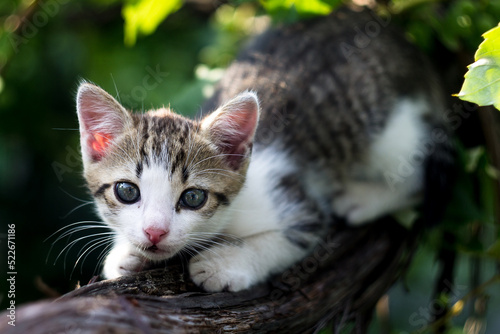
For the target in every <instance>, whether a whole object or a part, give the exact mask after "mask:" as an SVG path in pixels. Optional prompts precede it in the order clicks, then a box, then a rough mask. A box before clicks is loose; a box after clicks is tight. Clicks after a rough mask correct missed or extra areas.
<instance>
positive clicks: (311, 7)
mask: <svg viewBox="0 0 500 334" xmlns="http://www.w3.org/2000/svg"><path fill="white" fill-rule="evenodd" d="M260 3H261V5H262V7H264V9H265V10H266V11H267V13H268V14H269V15H271V16H272V17H273V18H274V19H278V20H287V21H296V20H298V19H299V18H305V17H311V16H318V15H328V14H329V13H331V12H332V10H333V9H335V8H336V7H337V6H339V5H340V4H341V3H342V2H341V0H260Z"/></svg>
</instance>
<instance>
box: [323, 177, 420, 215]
mask: <svg viewBox="0 0 500 334" xmlns="http://www.w3.org/2000/svg"><path fill="white" fill-rule="evenodd" d="M419 201H420V196H419V195H418V194H411V193H409V192H408V191H407V189H397V188H390V187H388V186H387V185H385V184H383V183H376V182H361V181H359V182H355V181H353V182H350V183H348V184H347V185H346V188H345V190H344V191H342V192H341V193H340V194H339V195H338V196H336V197H335V198H334V199H333V209H334V212H335V213H336V214H337V215H338V216H340V217H342V218H344V219H345V220H346V222H347V223H348V224H350V225H361V224H364V223H367V222H370V221H372V220H375V219H376V218H379V217H381V216H383V215H385V214H389V213H391V212H395V211H398V210H401V209H405V208H409V207H411V206H414V205H416V204H417V203H418V202H419Z"/></svg>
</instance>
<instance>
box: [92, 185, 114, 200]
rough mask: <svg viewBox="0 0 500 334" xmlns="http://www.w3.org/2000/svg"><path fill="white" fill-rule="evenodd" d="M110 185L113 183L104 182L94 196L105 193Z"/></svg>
mask: <svg viewBox="0 0 500 334" xmlns="http://www.w3.org/2000/svg"><path fill="white" fill-rule="evenodd" d="M109 187H111V184H109V183H104V184H103V185H101V186H100V187H99V189H97V191H96V192H95V193H94V197H98V196H102V195H103V194H104V192H105V191H106V189H108V188H109Z"/></svg>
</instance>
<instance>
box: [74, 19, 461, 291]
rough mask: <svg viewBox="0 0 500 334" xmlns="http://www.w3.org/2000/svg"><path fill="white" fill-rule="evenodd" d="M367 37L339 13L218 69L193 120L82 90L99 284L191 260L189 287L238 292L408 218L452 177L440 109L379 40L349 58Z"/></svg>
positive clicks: (414, 64)
mask: <svg viewBox="0 0 500 334" xmlns="http://www.w3.org/2000/svg"><path fill="white" fill-rule="evenodd" d="M369 22H377V21H376V19H375V18H374V16H372V14H371V13H369V12H367V11H364V12H351V11H348V10H339V11H338V12H337V13H336V14H334V15H331V16H329V17H325V18H321V19H316V20H313V21H310V22H302V23H298V24H294V25H291V26H287V27H282V28H277V29H274V30H270V31H268V32H267V33H265V34H263V35H262V36H260V37H259V38H257V39H256V40H255V41H254V42H253V43H252V44H251V45H250V46H249V47H248V48H247V49H246V51H244V52H243V53H242V54H241V55H240V56H239V58H238V59H237V60H236V61H235V62H234V63H233V64H232V65H231V66H230V67H229V68H228V69H227V72H226V74H225V77H224V78H223V79H222V80H221V82H220V83H219V85H218V88H217V90H216V92H215V94H214V96H213V97H212V98H211V99H210V100H209V101H208V102H207V108H205V110H214V109H216V110H215V111H213V112H212V113H210V114H208V115H206V116H205V117H203V118H202V119H201V120H190V119H186V118H184V117H182V116H179V115H177V114H175V113H174V112H173V111H171V110H169V109H168V108H162V109H158V110H152V111H149V112H147V113H144V114H134V113H131V112H129V111H127V110H126V109H125V108H124V107H123V106H122V105H120V103H119V102H117V101H116V100H115V99H114V98H113V97H112V96H111V95H109V94H108V93H106V92H105V91H103V90H102V89H100V88H99V87H97V86H95V85H93V84H90V83H82V84H81V86H80V87H79V90H78V96H77V112H78V119H79V122H80V134H81V148H82V157H83V163H84V175H85V178H86V180H87V184H88V187H89V189H90V190H91V192H92V194H93V196H94V197H95V203H96V206H97V209H98V212H99V214H100V216H101V217H102V219H104V221H105V222H106V223H107V224H108V225H109V226H110V227H111V228H112V229H113V230H114V231H116V235H117V237H116V240H115V244H114V246H113V248H112V250H111V252H110V253H109V255H108V256H107V258H106V261H105V264H104V276H105V277H107V278H115V277H119V276H122V275H128V274H131V273H133V272H136V271H140V270H142V269H143V268H144V265H145V263H147V262H150V261H153V262H154V261H161V260H165V259H168V258H170V257H172V256H174V255H175V254H177V253H179V252H186V253H192V252H195V249H196V251H197V252H198V253H197V254H196V255H195V256H193V257H192V258H191V259H190V262H189V272H190V276H191V278H192V280H193V281H194V282H195V283H196V284H197V285H199V286H201V287H203V288H204V289H205V290H207V291H222V290H229V291H239V290H242V289H246V288H249V287H251V286H252V285H254V284H256V283H258V282H261V281H263V280H265V279H266V278H268V277H269V275H271V274H274V273H278V272H280V271H283V270H284V269H286V268H287V267H289V266H290V265H292V264H293V263H294V262H296V261H298V260H300V259H301V258H303V257H304V256H306V255H307V254H308V252H310V251H311V250H312V249H313V248H314V246H315V245H317V243H318V241H319V240H321V238H324V237H325V234H326V232H327V230H328V224H329V223H330V222H331V221H332V218H331V217H334V216H336V217H343V218H344V219H345V221H346V222H347V223H349V224H351V225H359V224H363V223H366V222H370V221H372V220H374V219H376V218H379V217H381V216H383V215H386V214H389V213H392V212H395V211H397V210H400V209H404V208H409V207H412V206H414V205H416V204H418V203H420V202H421V200H422V194H423V192H424V183H425V182H424V180H425V179H426V178H428V176H426V175H430V174H428V173H426V166H431V165H432V166H440V165H442V166H447V165H450V164H451V163H452V161H451V155H450V153H449V151H450V150H449V148H450V144H449V140H448V136H447V133H446V131H445V130H444V129H445V126H444V124H443V121H442V118H441V115H440V111H442V110H444V106H443V98H442V97H443V95H442V92H441V90H440V86H439V84H438V83H437V80H436V78H435V75H434V74H433V71H432V69H431V68H430V66H429V64H428V63H427V61H426V60H425V59H424V58H423V57H422V55H421V54H420V53H419V52H418V50H416V48H415V47H413V46H412V45H410V44H409V43H408V42H406V41H405V40H404V39H403V38H402V37H400V35H399V34H397V33H395V32H393V31H391V30H390V29H389V28H387V27H382V26H380V27H379V28H380V31H379V34H378V35H377V36H374V37H373V38H371V39H369V40H368V43H364V44H363V45H362V46H363V47H361V46H359V45H357V44H359V43H357V42H356V41H357V38H359V36H358V34H359V29H355V27H365V26H366V24H367V23H369ZM365 37H366V36H365ZM356 43H357V44H356ZM432 175H435V176H436V177H437V178H440V180H441V181H443V179H444V178H445V176H443V175H442V174H440V173H439V171H436V170H434V171H433V173H432ZM210 241H212V243H213V245H212V247H210V248H209V247H208V246H209V244H210Z"/></svg>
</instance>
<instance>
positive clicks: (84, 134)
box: [76, 83, 132, 164]
mask: <svg viewBox="0 0 500 334" xmlns="http://www.w3.org/2000/svg"><path fill="white" fill-rule="evenodd" d="M76 105H77V113H78V121H79V123H80V144H81V146H82V158H83V162H84V164H85V163H91V162H97V161H100V160H101V159H102V158H103V157H104V156H105V154H106V151H107V149H108V147H109V145H110V144H111V142H112V141H113V140H114V139H115V138H116V136H118V135H119V134H120V133H121V132H122V131H123V129H124V128H125V127H126V126H127V125H128V124H130V123H131V122H132V118H131V116H130V114H129V113H128V111H127V110H125V108H123V106H122V105H121V104H120V103H119V102H118V101H116V100H115V99H114V98H113V97H112V96H111V95H109V94H108V93H107V92H105V91H104V90H103V89H101V88H99V87H97V86H95V85H93V84H90V83H83V84H81V85H80V87H79V88H78V94H77V97H76Z"/></svg>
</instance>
